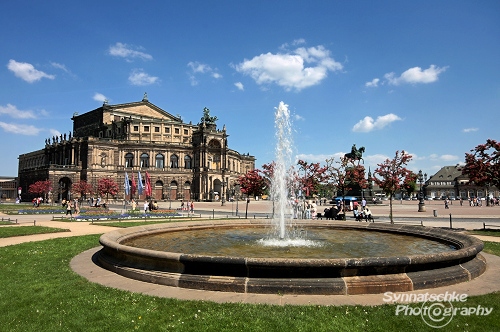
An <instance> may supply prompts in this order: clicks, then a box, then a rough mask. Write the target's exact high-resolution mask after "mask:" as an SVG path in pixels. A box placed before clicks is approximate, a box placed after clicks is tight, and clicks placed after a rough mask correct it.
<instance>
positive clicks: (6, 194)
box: [0, 176, 17, 202]
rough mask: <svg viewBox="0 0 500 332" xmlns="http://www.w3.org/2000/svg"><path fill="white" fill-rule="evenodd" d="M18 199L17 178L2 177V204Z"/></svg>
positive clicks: (0, 196) (0, 177)
mask: <svg viewBox="0 0 500 332" xmlns="http://www.w3.org/2000/svg"><path fill="white" fill-rule="evenodd" d="M16 197H17V178H15V177H9V176H0V202H1V201H14V200H15V199H16Z"/></svg>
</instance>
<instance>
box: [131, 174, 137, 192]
mask: <svg viewBox="0 0 500 332" xmlns="http://www.w3.org/2000/svg"><path fill="white" fill-rule="evenodd" d="M136 190H137V184H136V183H135V178H134V173H132V185H131V186H130V193H131V194H132V197H134V195H135V191H136Z"/></svg>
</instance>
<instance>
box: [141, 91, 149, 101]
mask: <svg viewBox="0 0 500 332" xmlns="http://www.w3.org/2000/svg"><path fill="white" fill-rule="evenodd" d="M142 101H148V93H147V92H144V96H143V97H142Z"/></svg>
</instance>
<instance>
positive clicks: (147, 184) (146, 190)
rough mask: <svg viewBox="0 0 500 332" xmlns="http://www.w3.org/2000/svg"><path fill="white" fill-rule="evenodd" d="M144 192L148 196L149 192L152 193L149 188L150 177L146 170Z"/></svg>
mask: <svg viewBox="0 0 500 332" xmlns="http://www.w3.org/2000/svg"><path fill="white" fill-rule="evenodd" d="M144 187H145V188H144V193H145V194H146V196H150V197H151V194H152V193H153V190H152V188H151V178H150V177H149V174H148V172H146V185H145V186H144Z"/></svg>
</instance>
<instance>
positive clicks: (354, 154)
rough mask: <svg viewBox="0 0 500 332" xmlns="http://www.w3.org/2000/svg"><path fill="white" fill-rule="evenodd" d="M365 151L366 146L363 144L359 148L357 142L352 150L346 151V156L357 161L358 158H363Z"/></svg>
mask: <svg viewBox="0 0 500 332" xmlns="http://www.w3.org/2000/svg"><path fill="white" fill-rule="evenodd" d="M363 152H365V147H364V146H362V147H360V148H359V149H357V148H356V144H353V145H352V148H351V152H350V153H346V154H345V155H344V157H345V158H347V159H350V160H353V161H356V160H362V161H363V162H364V160H363Z"/></svg>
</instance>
